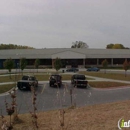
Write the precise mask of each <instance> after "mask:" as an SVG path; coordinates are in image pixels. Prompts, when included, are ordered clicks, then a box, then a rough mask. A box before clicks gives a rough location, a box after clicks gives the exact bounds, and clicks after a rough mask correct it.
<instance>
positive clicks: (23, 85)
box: [17, 75, 38, 90]
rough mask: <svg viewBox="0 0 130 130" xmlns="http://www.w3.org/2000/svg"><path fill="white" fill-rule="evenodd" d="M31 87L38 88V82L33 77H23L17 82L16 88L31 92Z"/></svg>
mask: <svg viewBox="0 0 130 130" xmlns="http://www.w3.org/2000/svg"><path fill="white" fill-rule="evenodd" d="M31 86H33V87H38V80H37V79H36V77H35V76H30V75H24V76H23V77H22V80H19V81H18V82H17V87H18V89H20V90H23V89H28V90H31Z"/></svg>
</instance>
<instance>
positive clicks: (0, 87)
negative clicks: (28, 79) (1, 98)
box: [0, 84, 16, 94]
mask: <svg viewBox="0 0 130 130" xmlns="http://www.w3.org/2000/svg"><path fill="white" fill-rule="evenodd" d="M15 86H16V84H8V85H0V94H1V93H4V92H7V91H9V90H11V89H12V88H13V87H15Z"/></svg>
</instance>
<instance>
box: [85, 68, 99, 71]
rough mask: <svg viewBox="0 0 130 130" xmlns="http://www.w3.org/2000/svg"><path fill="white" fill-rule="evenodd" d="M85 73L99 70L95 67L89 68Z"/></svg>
mask: <svg viewBox="0 0 130 130" xmlns="http://www.w3.org/2000/svg"><path fill="white" fill-rule="evenodd" d="M87 71H100V69H99V68H97V67H91V68H88V69H87Z"/></svg>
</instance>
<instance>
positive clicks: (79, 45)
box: [71, 41, 88, 48]
mask: <svg viewBox="0 0 130 130" xmlns="http://www.w3.org/2000/svg"><path fill="white" fill-rule="evenodd" d="M71 48H88V45H87V43H85V42H82V41H76V42H73V43H72V46H71Z"/></svg>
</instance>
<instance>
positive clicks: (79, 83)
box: [71, 74, 88, 88]
mask: <svg viewBox="0 0 130 130" xmlns="http://www.w3.org/2000/svg"><path fill="white" fill-rule="evenodd" d="M71 84H72V85H73V86H74V87H83V88H87V87H88V81H87V80H86V77H85V75H81V74H75V75H73V76H72V77H71Z"/></svg>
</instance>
